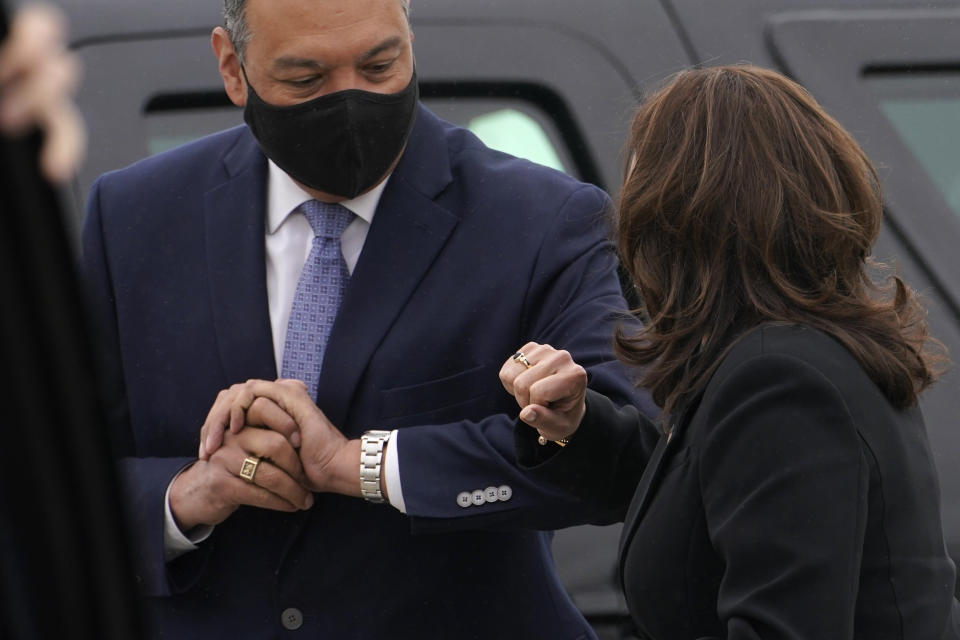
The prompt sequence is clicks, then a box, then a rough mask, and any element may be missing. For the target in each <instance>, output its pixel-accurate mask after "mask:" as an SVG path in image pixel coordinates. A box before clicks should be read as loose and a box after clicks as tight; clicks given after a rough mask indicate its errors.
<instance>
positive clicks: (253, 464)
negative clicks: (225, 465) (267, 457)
mask: <svg viewBox="0 0 960 640" xmlns="http://www.w3.org/2000/svg"><path fill="white" fill-rule="evenodd" d="M259 466H260V458H258V457H257V456H248V457H246V458H244V459H243V464H242V465H240V474H239V475H240V477H241V478H243V479H244V480H246V481H247V482H249V483H250V484H253V477H254V476H255V475H257V467H259Z"/></svg>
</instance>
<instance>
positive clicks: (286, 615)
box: [280, 607, 303, 631]
mask: <svg viewBox="0 0 960 640" xmlns="http://www.w3.org/2000/svg"><path fill="white" fill-rule="evenodd" d="M280 622H281V623H282V624H283V628H284V629H287V630H289V631H296V630H297V629H299V628H300V627H302V626H303V613H301V612H300V609H296V608H294V607H290V608H289V609H284V610H283V613H281V614H280Z"/></svg>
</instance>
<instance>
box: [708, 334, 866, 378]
mask: <svg viewBox="0 0 960 640" xmlns="http://www.w3.org/2000/svg"><path fill="white" fill-rule="evenodd" d="M764 356H766V357H774V358H775V357H784V358H790V359H793V360H796V361H797V363H798V365H799V364H800V363H802V364H803V365H806V366H807V367H810V368H811V369H814V370H817V371H819V372H820V373H822V374H823V375H824V376H825V377H826V378H828V379H829V378H834V377H835V376H837V375H841V374H842V375H850V374H852V373H853V372H860V373H861V374H863V376H866V372H865V371H863V367H862V366H861V365H860V363H859V362H858V361H857V359H856V358H854V356H853V354H852V353H850V351H849V350H847V348H846V347H845V346H843V345H842V344H841V343H840V342H839V341H838V340H836V339H835V338H833V337H832V336H830V335H828V334H826V333H824V332H823V331H820V330H818V329H814V328H812V327H808V326H804V325H799V324H787V323H770V324H764V325H761V326H759V327H756V328H755V329H752V330H751V331H749V332H747V333H746V334H745V335H744V336H742V337H741V338H740V339H739V340H737V342H736V343H735V344H734V345H733V346H732V347H731V348H730V351H729V352H728V353H727V355H726V357H725V358H724V360H723V362H722V363H721V365H720V367H719V368H718V369H717V372H716V374H715V375H714V377H720V378H723V377H724V376H725V375H727V374H729V373H730V372H732V371H733V370H734V369H736V368H738V367H740V365H742V364H743V363H744V362H746V361H748V360H751V359H754V358H761V357H764Z"/></svg>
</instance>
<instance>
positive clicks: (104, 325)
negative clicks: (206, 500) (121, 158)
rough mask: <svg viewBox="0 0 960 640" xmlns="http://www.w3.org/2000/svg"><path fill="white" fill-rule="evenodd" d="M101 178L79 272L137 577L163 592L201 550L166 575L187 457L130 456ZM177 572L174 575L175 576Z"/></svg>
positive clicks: (148, 589)
mask: <svg viewBox="0 0 960 640" xmlns="http://www.w3.org/2000/svg"><path fill="white" fill-rule="evenodd" d="M99 200H100V181H99V180H98V181H97V183H96V184H94V185H93V187H92V188H91V194H90V198H89V202H88V207H87V215H86V220H85V223H84V230H83V247H82V249H83V261H82V272H83V277H84V281H85V285H86V288H87V296H88V303H89V304H88V308H89V312H90V314H91V325H92V327H93V330H94V331H95V333H96V335H95V338H96V339H97V349H96V350H95V352H96V354H97V358H98V365H99V372H100V376H101V379H102V381H103V385H102V386H103V389H102V393H103V396H104V398H105V404H106V409H107V417H108V421H109V425H108V427H109V429H110V434H111V439H112V443H113V446H114V449H115V452H116V455H117V456H118V458H119V460H118V469H119V473H120V479H121V485H122V488H123V491H124V497H125V507H126V511H127V521H128V527H129V529H130V533H131V536H132V541H133V548H134V553H135V554H136V558H135V567H136V572H137V579H138V581H139V582H140V584H141V588H142V589H143V592H144V593H145V594H146V595H167V594H169V593H170V592H171V590H178V586H177V585H178V584H184V585H185V584H186V583H188V582H189V581H190V580H191V577H190V576H192V575H196V570H195V568H194V567H193V566H192V565H195V564H196V563H198V562H201V561H202V557H201V556H202V554H200V555H198V556H195V557H193V558H189V559H185V560H183V561H182V562H179V563H178V565H177V566H178V567H182V571H181V572H176V571H175V572H173V573H169V574H168V567H167V565H166V563H165V562H164V555H163V522H164V506H165V504H164V499H165V495H166V490H167V487H168V486H169V484H170V482H171V480H172V479H173V478H174V476H176V475H177V473H178V472H179V471H180V470H181V469H182V468H183V467H184V466H186V465H187V464H189V463H190V462H192V460H191V459H190V458H178V457H171V458H139V457H134V456H133V455H132V454H133V451H134V441H133V437H134V436H133V431H132V428H131V424H130V412H129V409H128V407H127V401H126V393H125V385H124V376H123V367H124V363H123V360H122V358H121V356H120V345H119V338H118V332H117V319H116V307H115V305H114V295H113V287H112V284H111V276H110V264H109V260H108V258H107V254H106V251H105V249H104V243H103V237H102V220H101V213H100V202H99ZM178 573H179V575H178Z"/></svg>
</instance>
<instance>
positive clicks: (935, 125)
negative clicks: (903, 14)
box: [867, 71, 960, 216]
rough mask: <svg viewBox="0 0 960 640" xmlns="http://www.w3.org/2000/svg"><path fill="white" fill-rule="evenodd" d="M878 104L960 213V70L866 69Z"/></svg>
mask: <svg viewBox="0 0 960 640" xmlns="http://www.w3.org/2000/svg"><path fill="white" fill-rule="evenodd" d="M867 80H868V83H869V85H870V88H871V90H873V92H874V93H875V94H876V96H877V99H878V101H879V104H880V110H881V111H882V112H883V114H884V116H886V118H887V119H888V120H889V121H890V123H891V124H892V125H893V128H894V129H895V130H896V132H897V133H898V134H899V135H900V137H901V138H902V139H903V141H904V143H906V145H907V147H909V149H910V151H912V152H913V155H914V156H916V158H917V160H918V161H919V162H920V164H921V166H922V167H923V168H924V170H926V172H927V174H928V175H929V176H930V179H931V180H932V182H933V184H935V185H936V186H937V187H938V188H939V189H940V191H941V192H942V193H943V197H944V199H945V200H946V201H947V204H948V205H950V208H951V209H953V212H954V213H956V214H957V216H960V71H954V72H917V71H911V72H906V71H892V72H872V73H869V74H867Z"/></svg>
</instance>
